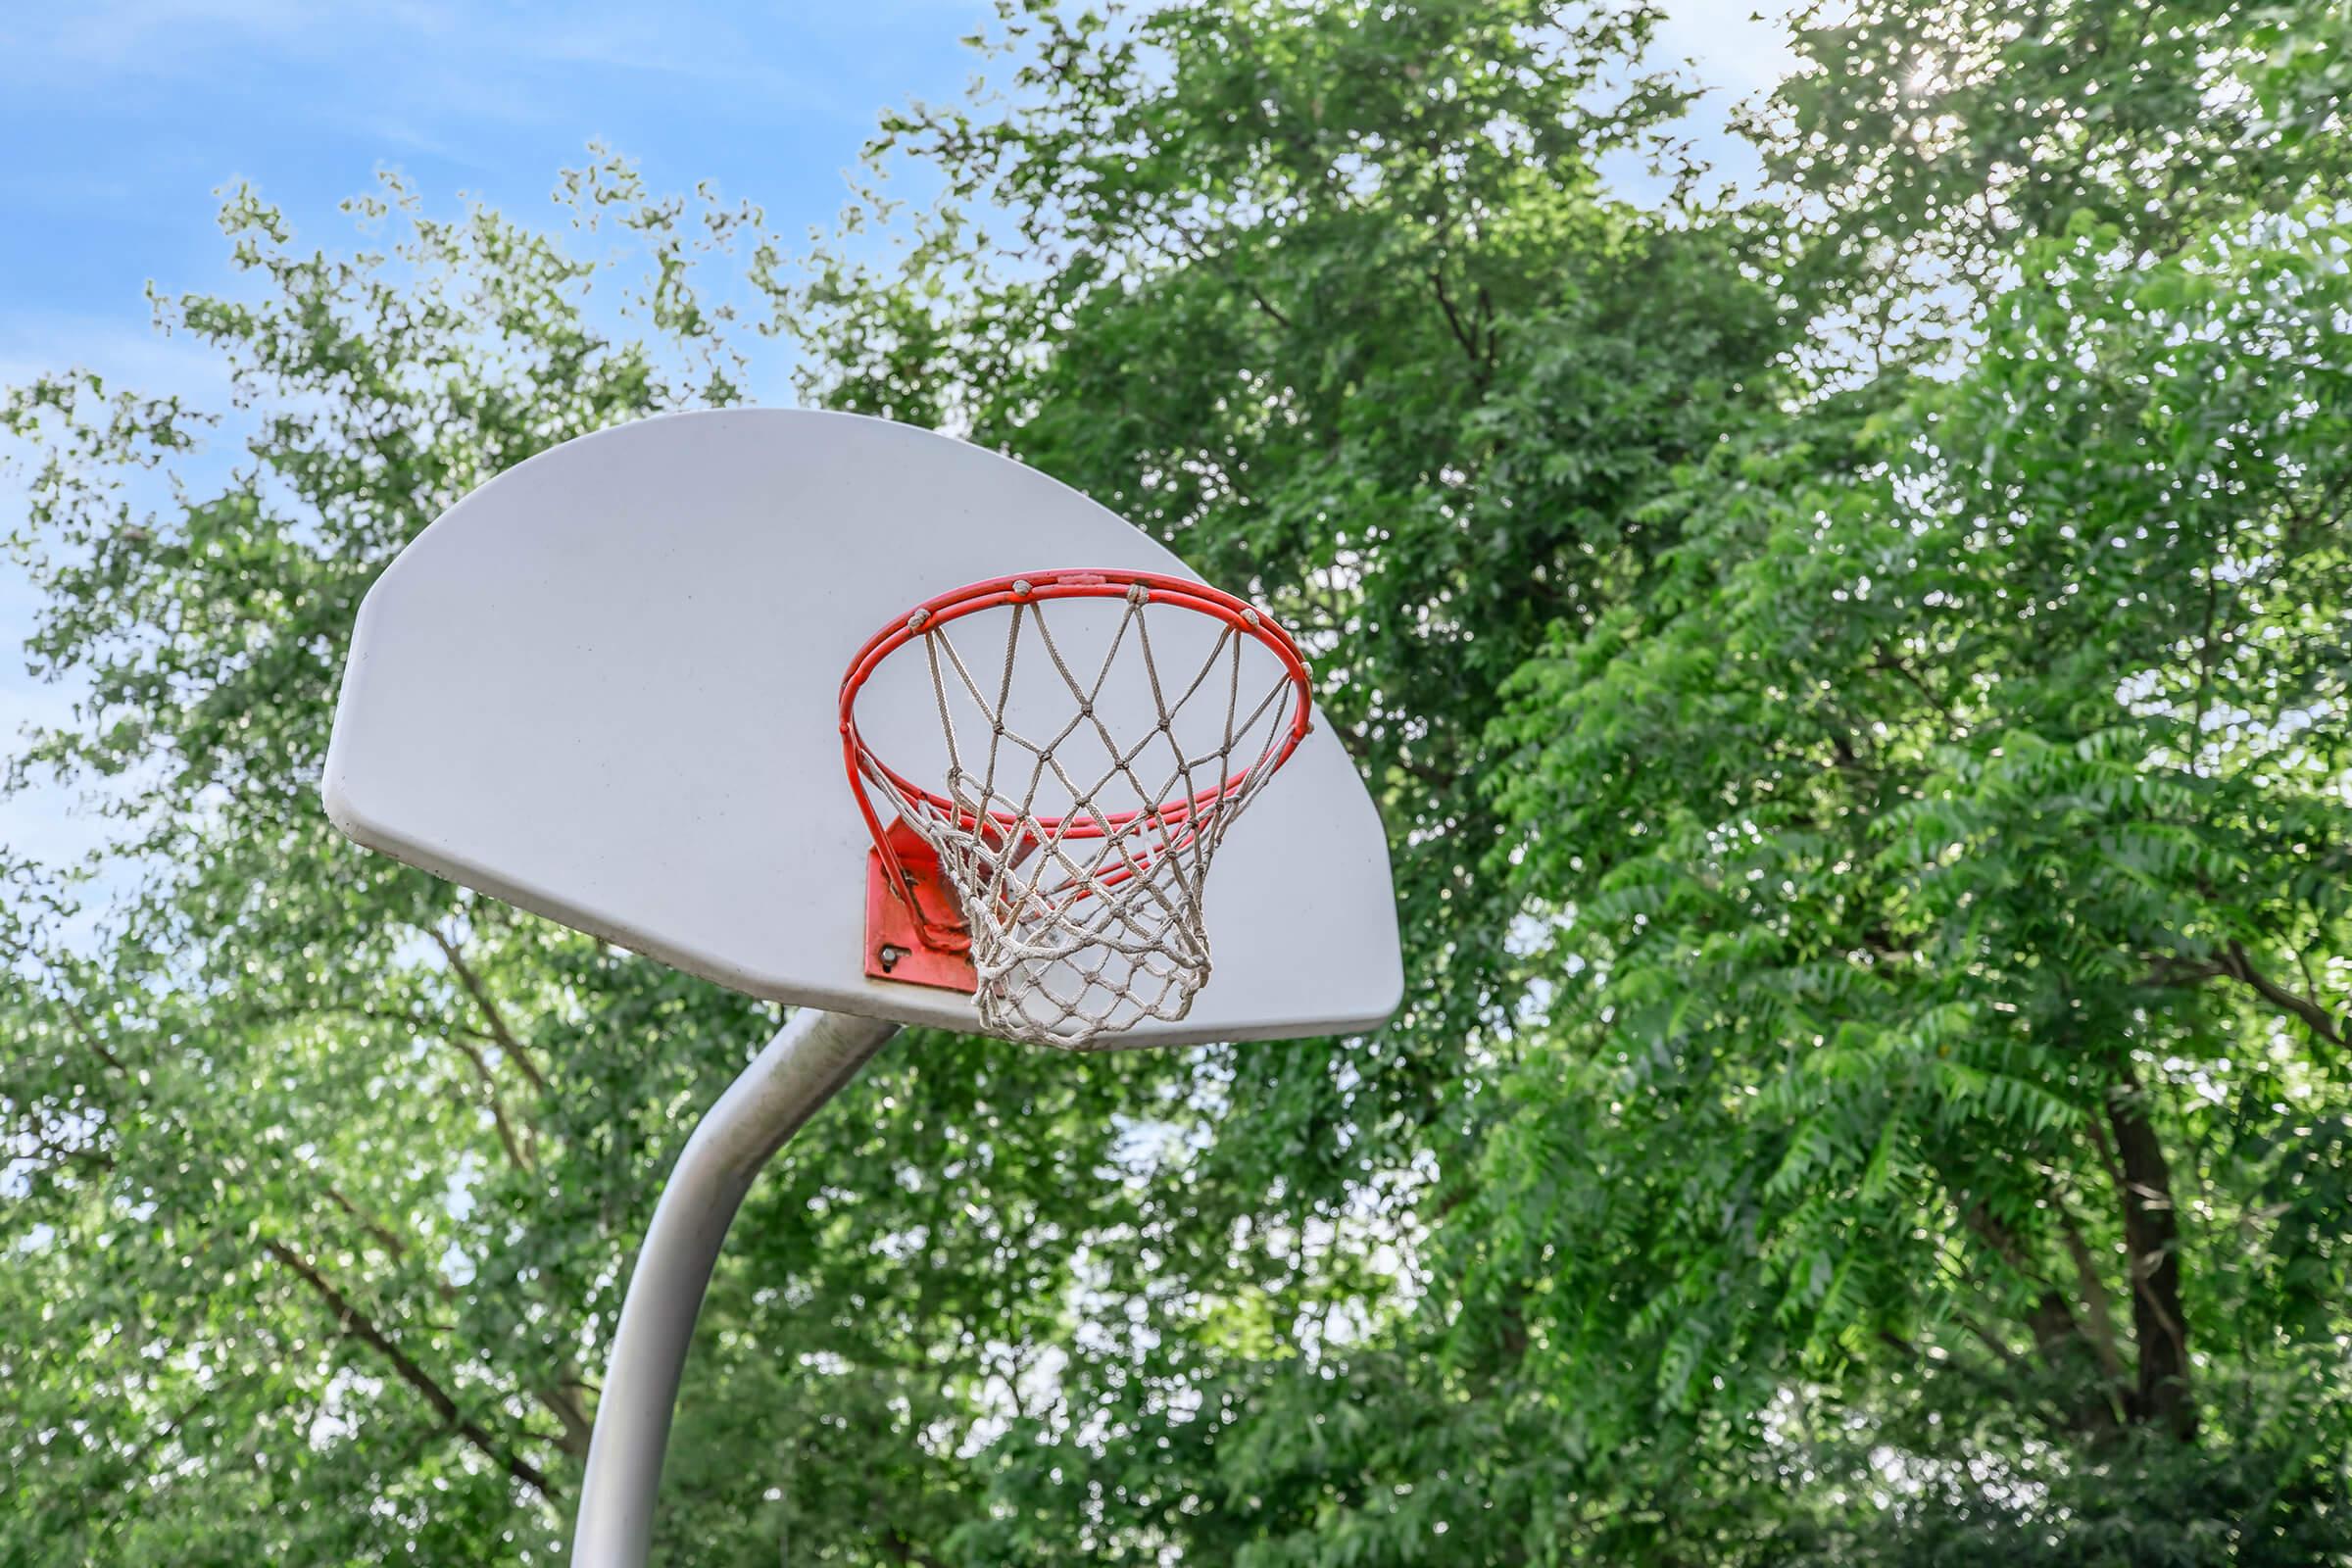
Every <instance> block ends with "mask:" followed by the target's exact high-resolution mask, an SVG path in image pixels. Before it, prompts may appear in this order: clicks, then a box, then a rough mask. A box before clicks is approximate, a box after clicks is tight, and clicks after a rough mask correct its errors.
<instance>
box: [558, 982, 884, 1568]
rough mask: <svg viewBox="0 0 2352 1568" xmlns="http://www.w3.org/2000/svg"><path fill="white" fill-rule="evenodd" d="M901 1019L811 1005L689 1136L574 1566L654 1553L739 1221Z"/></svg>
mask: <svg viewBox="0 0 2352 1568" xmlns="http://www.w3.org/2000/svg"><path fill="white" fill-rule="evenodd" d="M898 1032H899V1025H897V1024H895V1023H889V1022H885V1021H884V1020H882V1019H879V1018H854V1017H850V1016H848V1015H847V1014H844V1013H832V1012H820V1011H818V1010H817V1009H816V1008H814V1007H804V1008H802V1009H801V1010H800V1011H798V1012H796V1013H794V1014H793V1015H792V1019H791V1021H790V1022H789V1023H787V1024H785V1026H784V1027H783V1029H782V1030H781V1031H780V1032H778V1034H777V1035H776V1038H775V1039H773V1040H771V1041H769V1042H768V1043H767V1048H766V1049H765V1050H763V1051H761V1052H760V1054H759V1055H758V1056H756V1057H754V1058H753V1060H752V1064H751V1065H750V1066H749V1067H746V1068H745V1069H744V1070H743V1075H742V1076H741V1077H739V1078H737V1079H736V1080H735V1081H734V1082H733V1083H732V1084H730V1085H728V1086H727V1092H726V1093H725V1094H723V1095H721V1096H719V1097H718V1103H717V1104H715V1105H712V1106H711V1111H710V1114H708V1115H706V1116H705V1117H704V1118H703V1121H702V1125H701V1126H699V1127H697V1128H695V1130H694V1136H693V1137H692V1138H690V1139H688V1140H687V1141H686V1152H684V1153H682V1154H680V1155H679V1156H678V1163H677V1168H676V1169H674V1170H672V1171H671V1172H670V1173H669V1184H668V1185H667V1186H666V1187H664V1188H662V1201H661V1202H660V1203H658V1204H657V1205H655V1208H654V1223H653V1225H652V1226H651V1227H650V1228H649V1229H648V1230H647V1231H646V1233H645V1246H644V1248H643V1249H642V1250H640V1251H639V1252H638V1254H637V1268H636V1271H635V1272H634V1273H633V1274H631V1275H630V1276H629V1291H628V1296H627V1297H626V1299H623V1301H622V1302H621V1308H620V1327H619V1328H618V1330H617V1331H615V1333H614V1334H613V1358H612V1361H611V1363H610V1364H609V1365H608V1366H607V1368H606V1371H605V1390H604V1394H603V1396H602V1397H600V1398H599V1399H598V1400H597V1405H596V1432H595V1435H594V1436H593V1437H592V1438H591V1439H590V1440H589V1444H588V1470H587V1474H586V1476H585V1478H584V1479H583V1480H582V1482H581V1485H580V1512H579V1519H578V1522H577V1524H575V1525H574V1526H573V1529H572V1537H571V1562H572V1568H639V1565H640V1564H642V1563H643V1562H644V1561H645V1552H646V1545H647V1543H648V1542H649V1541H650V1540H651V1539H652V1535H653V1526H654V1495H655V1492H656V1490H657V1489H658V1488H659V1487H660V1485H661V1482H662V1449H663V1448H665V1447H666V1446H668V1443H669V1419H670V1413H671V1411H672V1409H673V1408H674V1407H675V1406H676V1404H677V1398H678V1380H679V1377H680V1376H681V1375H682V1374H683V1373H684V1371H685V1369H686V1348H687V1346H688V1345H689V1344H690V1343H691V1342H692V1340H693V1338H694V1320H695V1316H696V1314H698V1313H699V1312H701V1310H702V1306H703V1295H704V1293H705V1292H706V1291H708V1290H709V1289H710V1288H711V1266H712V1265H713V1264H715V1263H716V1262H717V1261H718V1249H719V1244H720V1243H722V1242H724V1241H725V1240H726V1235H727V1226H728V1225H729V1224H731V1223H732V1222H733V1221H734V1218H735V1210H736V1209H737V1208H738V1207H739V1206H741V1204H742V1202H743V1199H744V1195H745V1194H746V1193H749V1192H750V1191H751V1189H752V1181H753V1179H754V1178H755V1177H757V1176H758V1175H759V1174H760V1166H762V1165H764V1164H766V1163H767V1161H768V1159H769V1158H770V1157H771V1156H772V1155H773V1154H774V1153H775V1152H776V1151H777V1150H779V1149H781V1148H783V1147H784V1144H785V1141H786V1140H788V1139H790V1138H791V1137H792V1135H793V1134H794V1133H796V1132H798V1131H800V1129H801V1125H802V1123H804V1122H806V1121H807V1120H808V1119H809V1117H810V1116H811V1115H813V1114H814V1113H815V1111H816V1109H817V1107H818V1106H820V1105H822V1104H823V1103H825V1102H826V1101H828V1100H830V1099H832V1098H833V1096H834V1095H835V1093H837V1092H838V1091H839V1090H840V1089H841V1087H842V1086H843V1085H844V1084H846V1083H848V1082H849V1081H850V1080H851V1079H852V1078H855V1077H856V1076H857V1075H858V1069H859V1068H860V1067H863V1066H864V1065H865V1064H866V1062H867V1061H868V1060H870V1059H872V1057H873V1055H874V1053H876V1052H878V1051H880V1050H881V1049H882V1047H883V1046H884V1045H885V1044H886V1043H888V1041H889V1040H890V1037H891V1036H892V1035H895V1034H897V1033H898Z"/></svg>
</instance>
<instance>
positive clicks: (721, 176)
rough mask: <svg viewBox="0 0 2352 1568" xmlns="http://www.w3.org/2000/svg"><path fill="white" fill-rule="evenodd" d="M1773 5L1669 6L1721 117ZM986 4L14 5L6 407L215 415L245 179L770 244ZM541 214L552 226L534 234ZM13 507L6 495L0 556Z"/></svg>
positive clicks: (959, 62)
mask: <svg viewBox="0 0 2352 1568" xmlns="http://www.w3.org/2000/svg"><path fill="white" fill-rule="evenodd" d="M1759 3H1762V4H1765V5H1767V6H1770V5H1771V4H1773V3H1775V0H1674V3H1671V4H1670V5H1669V11H1670V14H1671V21H1670V23H1669V25H1668V26H1667V28H1666V31H1665V33H1664V36H1663V37H1662V39H1661V45H1662V52H1663V53H1665V54H1667V55H1672V56H1685V57H1691V58H1692V59H1693V60H1694V61H1695V63H1696V66H1697V69H1698V73H1699V75H1700V77H1701V79H1702V80H1705V81H1708V82H1710V83H1712V84H1714V85H1715V86H1716V87H1717V88H1718V89H1719V96H1718V98H1717V99H1716V100H1715V105H1716V107H1715V108H1712V109H1710V110H1709V111H1708V112H1706V113H1705V114H1704V115H1703V116H1702V118H1701V122H1700V123H1699V125H1698V127H1697V128H1698V129H1699V130H1700V131H1701V133H1702V135H1705V136H1706V139H1707V140H1708V141H1709V142H1711V143H1712V144H1713V145H1714V148H1715V150H1716V153H1717V156H1718V161H1719V162H1720V163H1722V164H1723V165H1724V166H1725V167H1726V168H1727V169H1737V168H1738V167H1739V166H1740V158H1739V156H1738V153H1737V151H1736V149H1733V148H1730V147H1729V146H1728V145H1726V144H1724V143H1723V142H1722V140H1721V138H1720V137H1719V136H1717V135H1714V134H1711V131H1712V127H1713V126H1714V125H1715V124H1718V123H1719V121H1720V106H1721V105H1722V104H1723V103H1727V102H1729V101H1731V100H1733V99H1734V98H1736V97H1738V96H1740V95H1744V94H1746V93H1748V92H1752V91H1754V90H1756V89H1757V88H1760V87H1762V86H1766V85H1768V84H1769V83H1770V82H1771V81H1773V80H1774V79H1776V77H1777V76H1778V74H1779V73H1780V72H1781V71H1782V70H1784V69H1785V68H1786V60H1787V56H1786V54H1785V52H1784V50H1783V47H1782V43H1781V34H1780V30H1779V28H1778V27H1777V26H1775V25H1769V24H1764V23H1759V22H1755V21H1752V20H1750V18H1751V13H1752V12H1753V11H1754V10H1756V9H1757V8H1758V5H1759ZM993 9H994V8H993V6H992V5H991V4H990V3H989V0H807V3H801V4H791V3H784V0H777V3H771V4H767V5H759V6H755V5H714V4H707V3H677V0H671V3H668V4H662V3H643V0H640V3H637V4H618V3H608V0H593V3H585V4H572V5H550V4H537V3H519V4H511V3H461V0H355V3H337V4H324V3H311V4H305V3H302V0H76V3H64V0H14V3H10V4H6V5H0V145H5V146H7V147H8V148H9V149H10V156H9V157H8V159H6V160H5V161H4V162H0V215H5V218H4V220H0V385H4V384H10V383H14V382H18V381H21V380H24V379H25V378H26V377H28V376H30V375H32V374H34V373H37V372H39V371H41V370H46V369H57V368H66V367H69V366H82V367H86V368H91V369H95V370H98V371H99V372H101V373H103V374H105V375H107V376H108V377H109V378H110V379H113V380H116V381H118V382H121V383H123V384H126V385H132V386H136V387H138V388H140V389H141V390H144V391H149V392H179V393H182V394H184V395H188V396H190V397H191V398H192V399H193V400H194V401H195V402H196V403H197V404H198V405H199V406H208V407H219V406H221V403H222V402H223V401H224V397H223V393H224V388H223V386H222V383H221V376H220V373H219V371H218V370H217V369H216V368H214V366H213V365H212V363H211V362H210V360H209V358H208V357H207V356H205V355H204V354H202V353H201V352H200V351H198V350H196V349H195V348H193V347H190V346H186V345H183V344H182V343H180V342H178V341H176V340H170V339H162V338H159V337H158V336H156V334H155V333H154V332H153V331H152V330H151V329H150V328H149V325H148V310H147V305H146V302H145V298H144V292H143V291H144V290H145V288H146V286H147V285H148V283H149V282H150V281H153V282H154V283H155V284H156V285H157V286H158V287H159V288H160V289H162V290H164V291H166V292H170V293H178V292H181V291H184V290H190V289H197V290H202V289H210V288H215V287H219V286H221V285H223V284H224V283H226V282H227V281H228V278H229V270H228V267H227V263H226V247H225V245H224V244H223V242H222V239H221V233H220V230H219V229H218V227H216V225H215V222H214V214H215V211H216V209H217V206H218V203H217V200H216V198H215V196H214V192H215V191H216V190H218V189H220V188H221V187H222V186H224V185H229V184H233V183H235V182H237V181H239V180H250V181H252V182H253V183H254V184H256V185H257V186H258V187H259V188H260V189H261V191H262V193H263V194H264V195H265V196H266V197H268V198H269V199H270V200H271V201H273V202H275V203H276V204H277V205H278V206H280V207H281V208H282V209H283V210H284V211H285V213H286V215H287V217H288V218H289V219H290V221H292V223H293V224H294V226H295V229H296V233H297V236H298V237H300V236H304V235H308V236H312V237H315V238H316V239H317V240H318V241H319V243H321V244H333V243H336V242H337V241H338V239H339V238H340V237H341V235H342V234H344V233H347V232H348V229H347V228H346V227H345V226H344V225H343V223H342V221H341V220H340V219H339V218H338V216H337V215H336V213H335V206H336V203H338V202H339V201H341V200H342V199H344V198H345V197H348V196H352V195H355V194H358V193H360V192H362V191H364V190H366V189H367V188H368V186H369V185H370V184H371V183H372V179H373V174H374V172H375V171H376V170H378V169H381V168H387V167H389V168H396V169H398V170H400V171H402V172H404V173H405V174H406V175H407V176H408V177H409V178H410V179H411V180H412V182H413V183H414V184H415V185H416V186H417V189H418V190H419V191H420V192H421V193H422V194H423V195H424V196H425V197H426V198H427V200H428V202H429V203H431V204H432V205H433V206H435V207H438V208H444V209H445V208H447V207H448V206H450V205H452V204H453V203H454V201H455V198H456V197H457V196H458V195H459V194H460V193H461V192H463V193H466V194H468V195H474V196H479V197H483V198H485V199H487V200H488V201H490V202H491V203H492V204H493V205H496V206H499V207H501V208H504V209H506V210H508V211H510V212H512V213H515V214H516V215H518V216H527V215H529V214H530V213H532V212H534V211H547V210H548V209H547V201H548V192H549V190H550V188H551V186H552V185H553V183H554V179H555V175H556V172H557V171H558V170H560V169H563V168H565V167H570V166H577V165H578V164H580V163H581V162H582V155H583V151H584V149H585V148H586V146H587V144H588V143H589V142H590V141H592V140H602V141H603V142H605V143H607V144H609V145H610V146H612V147H613V149H614V150H616V151H618V152H621V153H623V154H626V155H627V156H629V157H631V158H633V159H635V160H636V161H637V162H638V163H639V165H640V166H641V167H642V168H643V169H644V171H645V173H646V176H647V180H648V182H649V184H650V185H651V186H652V187H653V188H654V189H656V190H674V189H685V188H687V187H690V186H691V185H692V184H693V183H694V182H695V181H697V180H706V179H707V180H711V181H713V182H714V183H715V184H716V185H717V186H718V187H719V189H720V190H721V191H722V192H724V193H725V194H726V195H728V196H729V197H744V198H749V199H751V200H753V201H756V202H758V203H759V204H760V205H761V206H762V207H764V208H765V209H766V212H767V216H768V220H769V222H770V224H771V225H772V226H773V228H774V229H775V230H776V232H778V233H779V234H781V235H784V236H786V237H787V238H792V237H797V236H799V235H801V234H803V233H805V232H806V231H807V230H808V229H809V226H810V225H813V224H823V223H825V222H827V221H829V220H830V219H831V217H832V216H833V214H834V212H835V211H836V210H837V209H838V207H839V206H840V205H841V203H842V201H843V199H844V197H845V196H846V194H847V186H846V184H845V180H844V175H845V172H846V171H848V170H849V169H850V168H851V167H852V166H853V165H854V164H855V163H856V162H857V158H858V148H859V146H860V145H861V144H862V142H863V141H864V139H865V138H866V136H867V135H868V133H869V132H870V130H871V128H872V126H873V124H874V121H875V117H876V116H877V114H878V113H879V112H880V111H881V110H883V109H884V108H886V107H888V106H890V105H892V104H897V103H904V102H906V101H907V100H910V99H930V100H941V99H947V98H951V97H953V96H955V95H956V94H957V93H958V92H960V91H961V89H962V87H963V85H964V83H965V81H966V79H967V78H968V77H969V76H970V75H971V73H973V72H974V70H975V69H976V68H977V65H978V60H977V57H975V56H974V55H973V54H972V53H971V52H970V51H969V50H967V49H966V48H964V47H963V46H962V45H961V44H960V43H959V41H958V40H959V39H960V38H962V37H963V36H965V35H967V34H969V33H972V32H974V31H975V30H977V29H978V28H979V27H980V26H981V25H983V24H984V23H985V22H986V21H987V20H988V19H989V18H990V17H991V16H992V15H993ZM550 216H551V218H552V216H553V215H552V212H551V214H550ZM20 508H21V500H20V497H19V495H18V493H16V492H15V491H13V490H12V489H11V488H10V487H9V484H8V481H7V480H6V479H5V478H0V535H4V534H6V533H7V532H10V531H13V529H14V528H15V527H16V526H17V524H18V521H19V515H20ZM35 608H36V606H35V600H34V596H33V594H32V592H31V589H30V586H29V585H28V584H27V583H26V582H25V580H24V577H23V575H22V573H21V572H19V571H18V570H17V569H16V568H15V567H14V565H13V564H8V563H6V562H5V561H0V751H8V750H14V749H15V746H14V743H15V738H16V735H17V733H18V732H19V731H20V730H21V729H22V728H23V726H24V725H25V724H27V723H32V722H44V721H55V720H57V719H60V718H62V717H63V716H64V715H65V710H66V707H67V705H68V704H69V702H70V701H71V692H70V689H65V688H60V687H56V686H42V685H38V684H36V683H34V682H32V681H31V680H30V679H29V678H28V677H26V675H25V669H24V663H23V661H22V660H21V659H20V658H19V657H18V656H17V653H16V650H17V648H18V647H19V646H20V645H21V644H22V642H23V640H24V638H25V634H26V633H27V632H28V631H29V630H30V628H31V625H32V619H33V615H34V613H35ZM71 807H72V803H71V802H70V801H69V800H67V799H65V798H64V797H63V796H62V795H61V794H59V793H58V792H54V791H41V790H35V791H33V792H30V793H28V794H26V795H24V796H20V797H17V798H15V799H13V800H10V799H0V846H7V847H10V848H13V849H14V850H15V851H16V852H18V853H20V854H25V855H31V856H33V857H35V858H43V859H50V860H56V859H60V858H65V857H67V856H69V855H71V854H73V853H74V852H75V851H77V850H78V849H81V848H84V847H87V846H89V845H91V844H92V843H94V842H95V841H96V834H97V831H98V830H97V825H96V824H95V823H92V822H89V821H87V820H84V819H80V818H78V817H77V815H76V813H74V812H73V810H72V809H71Z"/></svg>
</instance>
